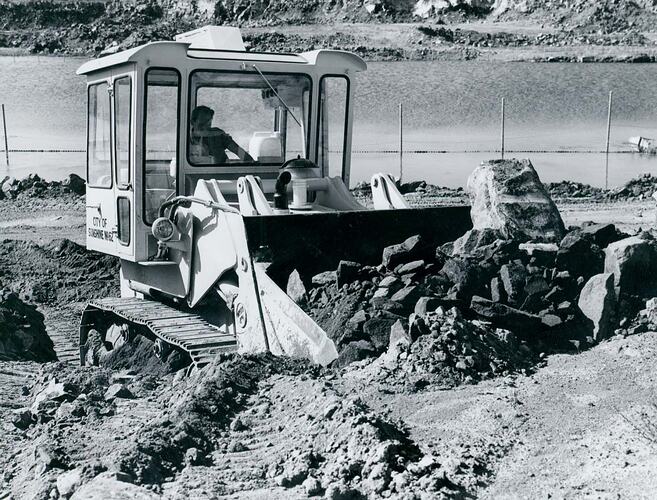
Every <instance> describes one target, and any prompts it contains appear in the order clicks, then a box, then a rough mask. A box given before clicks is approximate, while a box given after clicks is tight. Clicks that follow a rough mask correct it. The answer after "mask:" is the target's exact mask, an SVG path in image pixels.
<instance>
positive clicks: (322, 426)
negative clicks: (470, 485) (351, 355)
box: [177, 375, 464, 499]
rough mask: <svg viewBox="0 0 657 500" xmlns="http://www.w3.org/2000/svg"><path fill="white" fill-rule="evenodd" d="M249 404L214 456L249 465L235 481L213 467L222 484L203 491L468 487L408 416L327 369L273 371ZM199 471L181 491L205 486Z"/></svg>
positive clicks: (441, 490)
mask: <svg viewBox="0 0 657 500" xmlns="http://www.w3.org/2000/svg"><path fill="white" fill-rule="evenodd" d="M247 406H248V408H247V409H246V410H244V411H242V412H241V413H239V414H238V415H237V417H236V418H235V419H234V420H233V421H232V422H231V425H230V427H229V429H228V432H226V433H225V434H223V435H222V437H221V439H220V441H219V444H218V446H217V451H216V452H214V453H213V455H212V456H213V459H214V461H215V467H217V468H219V469H223V468H224V467H225V466H228V465H229V464H230V463H231V462H236V461H238V460H239V462H240V463H241V464H244V465H246V464H248V468H247V467H243V468H240V469H241V470H240V469H237V470H235V469H234V474H235V476H234V477H233V478H232V481H225V482H223V481H221V479H223V477H221V476H219V477H217V478H215V477H213V476H212V472H210V474H211V475H210V477H212V478H213V481H212V482H213V483H215V484H216V483H218V484H221V485H222V486H215V487H214V489H211V488H212V487H211V486H210V488H208V490H206V491H204V492H203V493H204V494H205V495H206V496H207V497H212V496H214V495H238V494H239V493H240V492H244V491H248V490H253V489H257V488H272V486H274V485H275V486H278V487H279V488H280V489H281V490H283V493H282V494H281V495H280V497H281V498H285V497H287V498H299V497H306V496H319V495H324V496H325V498H353V499H359V498H380V497H387V496H389V495H392V496H393V497H394V495H406V496H407V497H408V498H414V496H421V495H433V497H436V496H439V495H441V494H445V495H449V494H451V495H458V494H463V493H464V491H463V489H462V488H461V487H460V486H458V485H457V484H456V481H455V480H453V479H450V478H448V477H447V476H448V475H447V473H446V471H445V469H444V468H443V467H442V465H441V462H442V460H441V457H436V456H433V455H432V454H430V453H427V452H426V451H423V450H422V448H421V446H420V445H419V444H418V443H415V442H414V441H413V440H412V439H411V438H410V436H409V432H408V430H407V428H406V426H405V425H404V424H403V423H401V422H396V421H393V420H391V419H388V418H386V417H385V416H383V415H381V414H379V413H376V412H374V411H373V410H371V409H370V408H369V407H368V406H367V405H366V404H365V403H364V402H363V401H362V400H360V399H359V398H358V397H356V396H353V395H343V394H341V393H340V392H339V391H338V390H336V388H335V387H334V385H333V383H332V382H331V381H329V380H326V379H324V378H323V377H320V378H318V379H313V378H306V379H304V378H303V377H301V378H299V377H291V376H289V375H276V376H273V377H270V378H268V379H266V380H264V381H263V382H261V383H260V387H259V391H258V392H257V393H256V394H254V395H253V396H252V397H251V398H250V399H249V401H248V404H247ZM265 450H266V451H265ZM238 457H239V458H238ZM203 473H206V471H203ZM197 474H198V473H197ZM186 475H187V476H188V477H185V476H186ZM194 478H195V474H194V473H193V472H192V471H185V472H184V473H183V477H182V478H181V481H180V482H181V483H182V484H183V487H182V488H180V490H182V491H180V490H179V491H177V493H178V494H180V493H183V492H185V493H186V494H189V495H190V496H193V495H192V494H193V493H196V494H200V493H201V492H198V491H196V492H193V490H191V488H189V486H190V485H193V484H194ZM199 496H203V494H200V495H199Z"/></svg>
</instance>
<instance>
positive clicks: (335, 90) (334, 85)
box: [317, 76, 349, 177]
mask: <svg viewBox="0 0 657 500" xmlns="http://www.w3.org/2000/svg"><path fill="white" fill-rule="evenodd" d="M319 87H320V90H319V92H320V95H319V98H320V103H319V128H318V133H319V138H318V139H319V140H318V148H317V156H318V158H317V164H318V165H319V166H320V167H322V172H323V175H326V176H330V177H335V176H342V173H343V166H344V152H345V147H344V146H345V140H346V137H347V136H346V127H347V105H348V100H349V81H348V80H347V79H346V78H345V77H343V76H325V77H323V78H322V80H321V82H320V85H319Z"/></svg>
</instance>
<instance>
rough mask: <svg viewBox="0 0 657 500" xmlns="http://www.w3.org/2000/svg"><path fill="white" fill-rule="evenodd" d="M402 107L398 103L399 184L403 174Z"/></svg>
mask: <svg viewBox="0 0 657 500" xmlns="http://www.w3.org/2000/svg"><path fill="white" fill-rule="evenodd" d="M403 159H404V105H403V104H402V103H401V102H400V103H399V182H400V183H401V181H402V175H403V173H404V167H403Z"/></svg>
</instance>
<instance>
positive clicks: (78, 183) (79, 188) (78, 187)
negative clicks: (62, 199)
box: [63, 174, 87, 196]
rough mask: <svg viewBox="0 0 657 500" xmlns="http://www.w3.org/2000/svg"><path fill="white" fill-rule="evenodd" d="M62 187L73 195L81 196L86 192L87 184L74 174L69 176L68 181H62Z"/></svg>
mask: <svg viewBox="0 0 657 500" xmlns="http://www.w3.org/2000/svg"><path fill="white" fill-rule="evenodd" d="M63 184H64V186H67V187H68V188H69V189H70V190H71V191H73V192H74V193H75V194H78V195H80V196H82V195H83V194H85V193H86V192H87V183H86V182H85V180H84V179H83V178H82V177H80V176H79V175H76V174H70V175H69V176H68V179H65V180H64V183H63Z"/></svg>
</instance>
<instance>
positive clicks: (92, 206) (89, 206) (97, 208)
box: [87, 203, 102, 212]
mask: <svg viewBox="0 0 657 500" xmlns="http://www.w3.org/2000/svg"><path fill="white" fill-rule="evenodd" d="M87 208H95V209H96V210H98V211H99V212H102V210H101V209H100V203H98V204H97V205H87Z"/></svg>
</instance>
